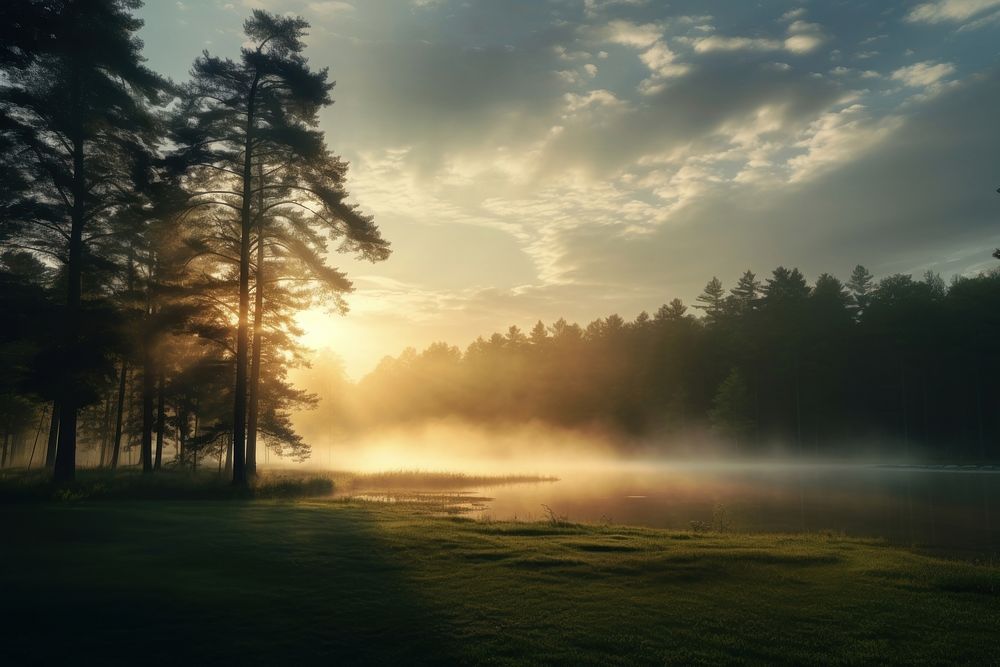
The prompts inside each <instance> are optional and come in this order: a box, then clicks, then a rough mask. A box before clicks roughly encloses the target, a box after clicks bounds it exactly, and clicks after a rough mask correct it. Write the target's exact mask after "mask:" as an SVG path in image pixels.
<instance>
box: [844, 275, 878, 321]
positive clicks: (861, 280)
mask: <svg viewBox="0 0 1000 667" xmlns="http://www.w3.org/2000/svg"><path fill="white" fill-rule="evenodd" d="M874 282H875V278H874V276H872V274H871V273H870V272H869V271H868V269H866V268H865V267H863V266H861V265H860V264H858V265H857V266H855V267H854V270H853V271H851V278H850V279H849V280H848V281H847V289H849V290H850V292H851V296H852V297H853V299H854V306H855V308H856V309H857V312H858V313H859V314H860V313H862V312H864V309H865V308H866V307H867V306H868V302H869V300H870V297H871V292H872V286H873V284H874Z"/></svg>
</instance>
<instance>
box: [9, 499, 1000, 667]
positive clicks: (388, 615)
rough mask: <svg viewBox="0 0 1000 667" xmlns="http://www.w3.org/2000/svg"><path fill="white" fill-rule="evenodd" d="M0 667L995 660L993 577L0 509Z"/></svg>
mask: <svg viewBox="0 0 1000 667" xmlns="http://www.w3.org/2000/svg"><path fill="white" fill-rule="evenodd" d="M0 522H2V524H3V526H4V531H5V534H4V543H3V546H2V548H0V590H2V591H3V603H2V606H0V609H2V611H0V639H2V644H0V645H2V646H3V653H4V655H5V663H6V664H23V663H42V664H56V663H61V662H64V661H65V662H68V661H73V662H76V663H89V662H91V661H93V660H94V659H99V660H100V661H101V662H104V663H110V664H115V663H123V662H129V663H135V662H140V661H141V662H143V663H154V664H166V663H172V664H177V663H179V664H184V663H185V662H187V663H188V664H206V663H217V662H242V663H246V664H295V665H304V664H320V663H322V664H566V665H583V664H601V665H605V664H621V665H626V664H629V665H630V664H663V663H678V664H691V663H718V662H732V661H741V662H751V663H786V664H804V663H817V662H818V663H858V662H864V663H948V662H962V663H971V664H992V663H997V662H998V661H1000V646H998V643H997V642H996V637H995V634H996V628H997V627H1000V569H998V568H997V567H996V566H995V565H974V564H970V563H962V562H956V561H945V560H940V559H935V558H932V557H929V556H925V555H919V554H915V553H911V552H908V551H905V550H900V549H897V548H893V547H889V546H887V545H885V544H882V543H879V542H875V541H863V540H856V539H847V538H842V537H836V536H820V535H797V536H780V535H779V536H775V535H768V536H764V535H729V534H719V533H694V532H676V531H674V532H670V531H662V530H652V529H641V528H629V527H623V526H605V527H601V526H584V525H575V524H561V523H560V524H557V525H556V524H552V523H509V522H486V521H475V520H471V519H468V518H460V517H451V518H447V517H440V516H437V515H436V513H435V512H434V511H433V510H432V509H430V508H424V509H421V508H415V507H413V506H406V505H395V506H392V505H385V504H373V503H358V502H352V501H334V500H326V501H301V500H300V501H262V500H254V501H236V502H210V501H189V502H174V501H162V502H119V503H106V502H105V503H100V502H75V503H45V504H42V503H20V504H7V505H0Z"/></svg>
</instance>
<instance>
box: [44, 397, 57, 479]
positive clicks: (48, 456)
mask: <svg viewBox="0 0 1000 667" xmlns="http://www.w3.org/2000/svg"><path fill="white" fill-rule="evenodd" d="M58 442H59V403H58V402H56V401H53V402H52V415H51V416H50V418H49V441H48V443H46V446H45V467H46V468H48V469H49V470H51V469H52V468H54V467H55V465H56V444H57V443H58Z"/></svg>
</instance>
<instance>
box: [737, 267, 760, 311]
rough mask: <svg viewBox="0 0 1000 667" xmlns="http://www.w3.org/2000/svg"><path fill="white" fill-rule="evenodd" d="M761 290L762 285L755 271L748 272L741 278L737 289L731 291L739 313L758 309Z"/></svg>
mask: <svg viewBox="0 0 1000 667" xmlns="http://www.w3.org/2000/svg"><path fill="white" fill-rule="evenodd" d="M760 288H761V283H760V281H759V280H757V276H756V275H755V274H754V272H753V271H750V270H747V271H745V272H744V273H743V275H742V276H740V279H739V280H738V281H737V282H736V287H734V288H733V289H732V290H730V296H731V297H732V298H733V300H734V303H735V305H736V308H737V310H738V311H739V312H747V311H750V310H753V309H754V308H755V307H756V303H757V297H758V295H759V294H760Z"/></svg>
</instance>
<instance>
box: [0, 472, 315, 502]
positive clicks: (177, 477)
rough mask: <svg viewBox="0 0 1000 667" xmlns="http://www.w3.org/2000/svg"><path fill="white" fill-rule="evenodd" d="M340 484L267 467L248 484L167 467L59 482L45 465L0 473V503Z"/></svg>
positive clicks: (238, 494) (300, 494)
mask: <svg viewBox="0 0 1000 667" xmlns="http://www.w3.org/2000/svg"><path fill="white" fill-rule="evenodd" d="M334 489H335V484H334V481H333V479H332V478H331V477H330V476H329V475H323V474H318V473H307V472H300V471H265V472H262V473H261V474H260V475H258V477H257V478H256V479H255V480H253V482H252V483H251V484H250V485H249V486H246V487H238V486H234V485H233V484H232V482H231V480H230V478H229V477H228V476H226V475H220V474H218V473H217V472H215V471H214V470H205V471H199V472H191V471H189V470H182V469H179V468H169V469H168V468H165V469H163V470H158V471H156V472H155V473H153V474H149V475H146V474H143V473H142V472H141V471H140V470H135V469H130V470H109V469H107V468H84V469H80V470H77V473H76V480H75V481H74V482H73V483H72V484H68V485H66V484H56V483H54V482H53V481H52V477H51V474H50V473H49V472H48V471H46V470H38V471H34V472H26V471H23V470H15V471H6V472H5V474H3V475H0V502H46V501H51V500H59V501H67V500H68V501H80V500H241V499H244V500H245V499H250V498H308V497H316V496H329V495H330V494H332V493H333V492H334Z"/></svg>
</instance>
